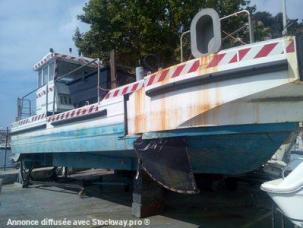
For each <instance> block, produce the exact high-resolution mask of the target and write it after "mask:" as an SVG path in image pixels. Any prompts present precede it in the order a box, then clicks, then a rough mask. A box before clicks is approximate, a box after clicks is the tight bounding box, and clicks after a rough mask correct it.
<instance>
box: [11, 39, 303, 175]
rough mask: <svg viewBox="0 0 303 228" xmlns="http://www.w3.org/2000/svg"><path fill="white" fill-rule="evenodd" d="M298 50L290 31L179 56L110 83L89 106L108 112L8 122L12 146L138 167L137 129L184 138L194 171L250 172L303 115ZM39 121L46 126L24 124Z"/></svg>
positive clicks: (87, 162)
mask: <svg viewBox="0 0 303 228" xmlns="http://www.w3.org/2000/svg"><path fill="white" fill-rule="evenodd" d="M295 50H296V48H295V43H294V40H293V38H292V37H288V38H283V39H277V40H272V41H268V42H267V41H266V42H261V43H256V44H252V45H248V46H244V47H238V48H233V49H229V50H223V51H221V52H219V53H217V54H213V55H209V56H205V57H202V58H199V59H195V60H190V61H188V62H186V63H180V64H178V65H176V66H172V67H169V68H167V69H163V70H161V71H159V72H156V73H153V74H151V75H149V76H147V77H146V78H145V79H144V80H141V81H139V82H138V83H137V84H136V83H133V84H129V85H125V86H122V87H119V88H116V89H114V90H111V91H110V92H109V93H108V96H106V98H105V99H103V100H102V101H101V102H100V103H98V104H93V105H92V106H93V107H97V110H106V116H100V117H95V116H94V117H93V118H87V119H81V120H80V121H74V122H72V121H71V122H66V123H62V124H60V125H55V124H53V123H55V122H56V121H57V120H61V119H64V118H66V119H68V118H70V117H71V113H72V112H78V111H79V110H82V111H79V115H80V114H81V115H87V114H88V113H89V110H90V106H87V107H84V108H80V109H76V110H71V111H68V112H64V113H60V114H57V115H55V116H51V117H47V118H46V117H45V116H44V117H43V118H41V119H39V118H37V120H36V118H35V117H31V118H33V121H32V119H30V120H28V121H27V120H25V122H22V124H20V125H19V124H18V123H17V124H16V125H15V126H14V127H13V129H12V132H13V133H14V135H13V136H12V149H13V151H14V152H15V153H21V154H24V155H26V156H30V155H32V154H35V156H36V155H37V156H39V155H41V154H45V155H49V156H50V157H51V158H52V161H53V164H56V165H60V164H61V165H67V166H74V167H86V168H88V167H102V168H113V169H128V170H130V169H135V167H136V156H135V153H134V150H133V142H134V140H135V139H136V138H137V136H138V134H139V135H140V134H143V137H144V138H152V137H156V138H163V137H185V138H186V140H187V144H188V150H189V153H190V155H191V157H192V166H193V169H194V171H195V172H198V173H199V172H200V173H201V172H202V173H223V174H239V173H243V172H247V171H251V170H253V169H256V168H258V167H259V166H260V165H261V164H262V163H263V162H265V161H266V160H267V159H269V158H270V156H271V155H272V154H273V153H274V152H275V151H276V150H277V149H278V148H279V146H280V145H281V144H282V143H283V142H284V141H285V140H287V137H288V136H289V135H290V133H291V132H293V131H295V130H297V128H298V126H299V122H301V121H302V119H303V112H302V110H303V109H302V107H303V96H302V83H301V82H300V81H299V77H298V64H297V58H296V55H295V54H296V53H295ZM282 60H283V61H285V62H286V61H287V64H288V68H287V69H280V68H279V70H275V69H273V70H272V71H271V70H269V71H266V72H262V73H259V74H254V70H251V72H250V73H251V75H249V77H238V78H234V77H233V75H231V77H230V78H228V77H225V78H224V80H217V81H207V82H204V83H201V82H200V81H198V82H197V83H196V84H191V85H190V86H187V87H180V88H178V89H175V88H173V89H170V90H167V91H164V92H163V93H159V94H153V95H150V96H147V95H146V93H148V92H149V91H151V90H153V89H157V88H160V87H161V86H166V85H173V86H172V87H174V85H175V84H174V83H177V82H184V81H188V80H191V79H196V78H203V77H204V76H206V75H207V76H208V77H211V76H212V75H209V74H214V73H217V72H221V73H222V74H223V73H225V72H227V71H229V70H232V69H241V68H245V67H249V66H255V67H256V69H257V68H258V66H260V64H264V63H271V62H273V63H274V62H279V61H282ZM223 76H224V75H223ZM131 93H132V94H131ZM125 94H131V95H130V99H129V101H128V102H127V116H128V119H127V121H128V123H127V126H128V133H129V135H128V136H125V135H124V133H125V125H124V122H123V121H124V114H125V113H124V111H125V110H124V104H123V95H125ZM83 110H84V111H85V113H84V112H83ZM87 110H88V111H87ZM23 121H24V120H23ZM288 122H292V123H288ZM42 125H43V126H44V125H45V128H44V129H39V130H29V131H24V130H26V129H29V128H30V127H37V126H42Z"/></svg>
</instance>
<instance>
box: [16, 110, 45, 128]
mask: <svg viewBox="0 0 303 228" xmlns="http://www.w3.org/2000/svg"><path fill="white" fill-rule="evenodd" d="M45 117H46V114H44V113H43V114H40V115H35V116H31V117H29V118H26V119H23V120H19V121H18V122H17V124H18V126H22V125H25V124H29V123H33V122H38V121H40V120H43V119H45Z"/></svg>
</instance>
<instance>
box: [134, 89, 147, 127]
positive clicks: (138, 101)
mask: <svg viewBox="0 0 303 228" xmlns="http://www.w3.org/2000/svg"><path fill="white" fill-rule="evenodd" d="M143 95H144V93H143V88H141V89H139V90H137V91H136V92H135V93H134V106H135V113H134V116H135V117H134V131H135V133H142V132H143V131H144V126H145V125H144V119H145V118H144V115H146V114H145V113H143Z"/></svg>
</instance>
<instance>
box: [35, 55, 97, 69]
mask: <svg viewBox="0 0 303 228" xmlns="http://www.w3.org/2000/svg"><path fill="white" fill-rule="evenodd" d="M54 59H59V60H62V61H66V62H71V63H76V64H80V65H84V64H87V63H89V62H91V61H93V60H94V59H92V58H88V57H83V56H72V55H67V54H61V53H58V52H49V53H48V54H46V55H45V56H44V57H43V58H42V59H40V60H39V61H38V62H37V63H36V64H35V65H34V66H33V69H34V70H35V71H37V70H39V69H40V68H41V67H43V66H44V65H45V64H47V63H48V62H50V61H51V60H54ZM99 63H100V64H101V66H100V67H103V65H102V61H99ZM88 66H90V67H95V68H97V67H98V64H97V61H96V62H94V63H92V64H90V65H88Z"/></svg>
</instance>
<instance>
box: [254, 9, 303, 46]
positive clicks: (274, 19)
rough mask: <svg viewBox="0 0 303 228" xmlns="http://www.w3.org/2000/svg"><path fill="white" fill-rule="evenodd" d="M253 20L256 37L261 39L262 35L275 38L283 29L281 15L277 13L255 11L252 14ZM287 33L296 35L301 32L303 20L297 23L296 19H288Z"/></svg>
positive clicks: (279, 35)
mask: <svg viewBox="0 0 303 228" xmlns="http://www.w3.org/2000/svg"><path fill="white" fill-rule="evenodd" d="M254 20H255V21H256V26H255V28H256V32H255V34H256V39H257V40H262V39H264V37H268V38H277V37H281V35H282V30H283V22H282V21H283V15H282V13H278V14H277V15H275V16H273V15H271V14H270V13H268V12H264V11H262V12H256V13H255V14H254ZM288 24H289V27H288V34H289V35H296V34H299V33H302V31H303V22H301V23H298V20H297V19H295V20H294V19H288Z"/></svg>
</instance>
